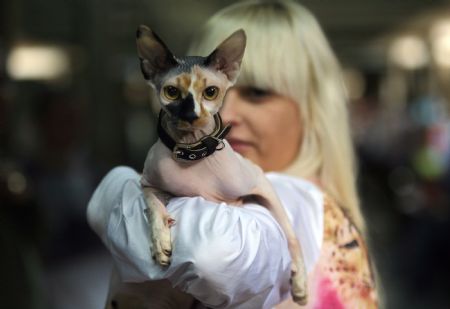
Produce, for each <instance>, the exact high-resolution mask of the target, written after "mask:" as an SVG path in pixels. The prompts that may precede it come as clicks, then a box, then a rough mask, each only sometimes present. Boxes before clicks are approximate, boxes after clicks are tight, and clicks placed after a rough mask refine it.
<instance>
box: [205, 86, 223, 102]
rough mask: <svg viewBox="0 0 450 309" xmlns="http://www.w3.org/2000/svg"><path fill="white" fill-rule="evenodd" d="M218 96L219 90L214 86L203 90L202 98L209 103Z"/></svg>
mask: <svg viewBox="0 0 450 309" xmlns="http://www.w3.org/2000/svg"><path fill="white" fill-rule="evenodd" d="M218 95H219V88H217V87H216V86H210V87H208V88H206V89H205V90H203V97H204V98H205V99H206V100H209V101H211V100H214V99H215V98H217V96H218Z"/></svg>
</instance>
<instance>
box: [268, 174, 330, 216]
mask: <svg viewBox="0 0 450 309" xmlns="http://www.w3.org/2000/svg"><path fill="white" fill-rule="evenodd" d="M266 176H267V178H268V179H269V180H270V182H271V183H272V185H273V186H274V188H275V190H276V191H277V193H278V195H280V197H281V196H282V195H289V196H291V195H292V196H293V197H297V198H299V199H301V200H304V202H307V203H308V205H310V206H311V207H316V208H319V210H320V209H321V210H323V204H324V194H323V192H322V191H321V189H320V188H319V187H318V186H317V185H316V184H314V183H313V182H311V181H309V180H307V179H304V178H299V177H293V176H289V175H286V174H280V173H274V172H270V173H267V174H266Z"/></svg>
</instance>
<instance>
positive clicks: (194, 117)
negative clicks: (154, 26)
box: [136, 26, 307, 304]
mask: <svg viewBox="0 0 450 309" xmlns="http://www.w3.org/2000/svg"><path fill="white" fill-rule="evenodd" d="M136 41H137V49H138V54H139V58H140V61H141V69H142V72H143V75H144V77H145V78H146V80H147V81H148V82H149V84H150V85H151V86H152V87H153V88H154V89H155V90H156V92H157V93H158V94H159V98H160V103H161V108H162V109H164V110H165V111H166V113H167V114H166V116H165V117H164V118H163V119H162V125H163V127H164V128H165V129H166V131H167V132H168V133H169V135H170V136H171V137H172V138H173V139H174V140H175V141H177V142H182V143H193V142H196V141H198V140H199V139H200V138H201V137H203V136H205V135H208V134H210V133H211V132H212V131H213V130H214V126H215V123H214V118H213V117H214V114H216V113H217V112H218V111H219V109H220V107H221V105H222V102H223V98H224V96H225V93H226V90H227V89H228V88H229V87H231V86H232V85H233V83H234V82H235V81H236V79H237V76H238V74H239V69H240V64H241V61H242V57H243V55H244V50H245V42H246V38H245V33H244V31H243V30H238V31H236V32H235V33H233V34H232V35H231V36H229V37H228V38H227V39H226V40H225V41H223V42H222V43H221V44H220V45H219V46H218V47H217V48H216V49H215V50H214V51H213V52H212V53H211V54H210V55H209V56H207V57H198V56H193V57H185V58H175V57H174V56H173V54H172V53H171V52H170V51H169V49H168V48H167V47H166V46H165V44H164V43H163V42H162V41H161V39H159V38H158V37H157V36H156V35H155V34H154V33H153V32H152V31H151V30H150V29H149V28H148V27H146V26H140V27H139V29H138V31H137V39H136ZM212 88H214V89H215V90H214V91H213V90H212ZM211 94H213V95H211ZM224 144H225V147H224V148H223V149H222V150H220V151H216V152H214V153H213V154H212V155H210V156H208V157H206V158H203V159H202V160H200V161H194V162H182V161H176V160H174V159H173V157H172V152H171V151H170V150H169V149H168V148H167V147H166V146H165V145H164V144H163V143H162V142H161V141H160V140H158V142H157V143H155V144H154V145H153V146H152V148H151V149H150V151H149V153H148V155H147V158H146V161H145V166H144V171H143V175H142V181H141V183H142V185H143V191H144V194H145V197H146V200H147V204H148V211H147V217H148V220H149V225H150V234H151V235H150V236H151V247H152V248H151V250H152V253H153V256H154V258H155V260H156V261H157V262H158V263H159V264H161V265H162V266H167V265H170V256H171V252H172V249H171V240H170V226H171V224H172V223H173V220H172V219H171V218H170V215H169V214H168V213H167V211H166V208H165V198H164V197H162V196H161V191H162V192H166V193H169V194H172V195H176V196H203V197H204V198H205V199H207V200H210V201H215V202H227V203H229V204H235V205H239V204H240V203H242V201H243V199H245V198H249V197H252V198H254V199H256V200H257V201H258V203H260V204H262V205H264V206H265V207H267V208H268V209H269V211H270V212H271V213H272V215H273V216H274V218H275V219H276V220H277V221H278V223H279V224H280V226H281V227H282V229H283V231H284V233H285V234H286V238H287V240H288V246H289V251H290V253H291V258H292V268H291V269H292V278H291V279H292V295H293V299H294V300H295V301H296V302H297V303H299V304H306V302H307V287H306V281H307V276H306V270H305V265H304V262H303V256H302V252H301V247H300V244H299V242H298V240H297V238H296V236H295V233H294V230H293V229H292V226H291V225H290V222H289V220H288V217H287V215H286V212H285V210H284V208H283V206H282V205H281V202H280V201H279V199H278V197H277V195H276V193H275V191H274V189H273V188H272V186H271V184H270V182H269V181H268V180H267V178H266V177H265V175H264V173H263V171H262V170H261V169H260V168H259V167H258V166H256V165H255V164H253V163H251V162H250V161H248V160H247V159H245V158H243V157H242V156H240V155H239V154H238V153H236V152H234V151H233V150H232V148H231V147H230V145H229V144H228V143H227V142H226V140H224Z"/></svg>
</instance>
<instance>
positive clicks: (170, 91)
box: [164, 86, 181, 101]
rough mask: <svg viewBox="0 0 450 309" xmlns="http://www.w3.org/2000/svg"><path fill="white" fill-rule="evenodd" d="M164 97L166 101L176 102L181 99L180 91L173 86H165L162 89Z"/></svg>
mask: <svg viewBox="0 0 450 309" xmlns="http://www.w3.org/2000/svg"><path fill="white" fill-rule="evenodd" d="M164 96H165V97H166V98H167V99H168V100H171V101H173V100H178V99H179V98H180V97H181V92H180V89H178V88H177V87H174V86H166V87H164Z"/></svg>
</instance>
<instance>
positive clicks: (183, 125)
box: [177, 116, 213, 131]
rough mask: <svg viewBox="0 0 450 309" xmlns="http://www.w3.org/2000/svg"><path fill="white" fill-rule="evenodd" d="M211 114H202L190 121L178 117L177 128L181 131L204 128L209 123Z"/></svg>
mask: <svg viewBox="0 0 450 309" xmlns="http://www.w3.org/2000/svg"><path fill="white" fill-rule="evenodd" d="M212 118H213V117H212V116H204V117H200V118H197V119H195V120H194V121H192V122H189V121H186V120H181V119H179V120H178V122H177V129H179V130H183V131H196V130H200V129H203V128H205V127H206V126H207V125H208V124H209V123H210V119H212Z"/></svg>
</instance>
